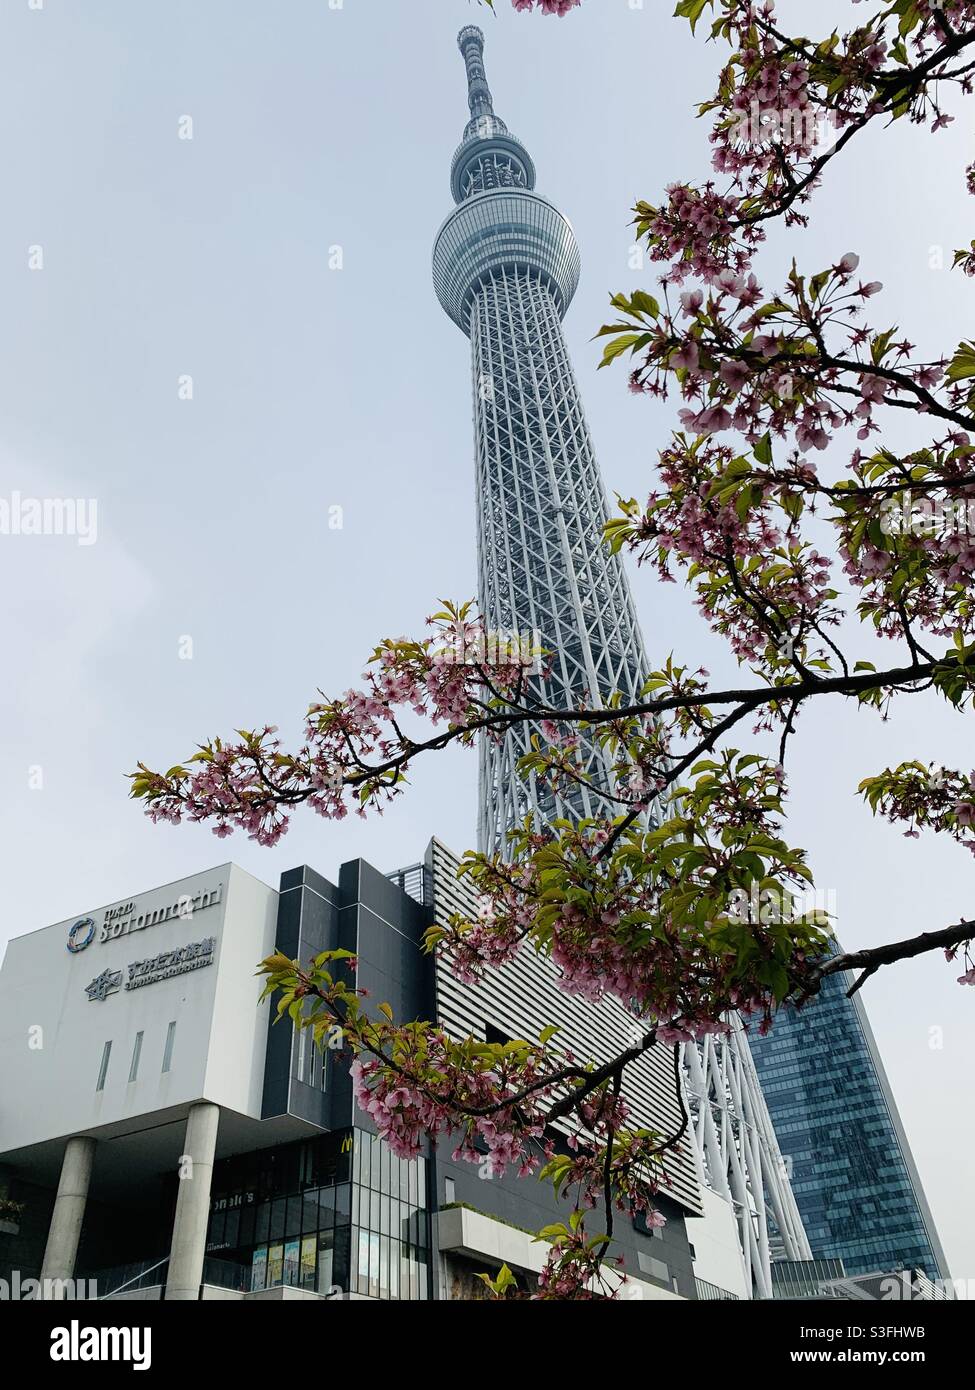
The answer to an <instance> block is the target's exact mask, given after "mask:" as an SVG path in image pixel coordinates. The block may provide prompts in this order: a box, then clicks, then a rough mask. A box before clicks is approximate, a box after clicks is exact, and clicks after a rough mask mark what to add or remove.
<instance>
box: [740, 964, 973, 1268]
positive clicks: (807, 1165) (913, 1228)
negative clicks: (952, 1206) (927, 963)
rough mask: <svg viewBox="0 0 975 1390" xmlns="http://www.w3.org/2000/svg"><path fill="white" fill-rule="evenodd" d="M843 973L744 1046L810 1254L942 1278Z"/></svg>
mask: <svg viewBox="0 0 975 1390" xmlns="http://www.w3.org/2000/svg"><path fill="white" fill-rule="evenodd" d="M852 984H853V976H852V975H850V974H849V973H844V974H835V975H828V976H827V977H826V979H825V980H824V981H823V987H822V990H821V992H820V994H819V996H818V997H817V998H816V999H814V1000H812V1001H811V1002H810V1003H809V1004H807V1005H806V1006H805V1007H804V1008H803V1009H801V1010H799V1011H797V1010H795V1009H793V1008H791V1007H790V1008H786V1009H783V1010H780V1011H779V1013H778V1014H777V1015H776V1018H775V1021H774V1023H773V1026H772V1030H771V1032H770V1033H769V1034H768V1036H767V1037H764V1038H762V1037H757V1036H753V1037H752V1040H751V1046H752V1055H753V1057H754V1060H755V1065H756V1067H757V1068H758V1074H759V1076H760V1078H761V1082H762V1090H763V1092H764V1095H765V1100H766V1103H767V1105H768V1108H769V1111H770V1113H771V1116H772V1123H773V1125H774V1127H775V1132H776V1135H777V1136H778V1141H779V1146H780V1148H781V1149H782V1152H783V1153H784V1154H785V1156H786V1160H787V1162H788V1164H789V1167H790V1171H791V1174H792V1190H793V1192H794V1193H795V1198H796V1201H797V1203H798V1205H799V1210H800V1212H801V1214H802V1221H803V1225H804V1227H805V1230H806V1235H807V1236H808V1239H809V1245H810V1247H811V1250H812V1254H813V1256H814V1257H815V1259H817V1260H829V1259H839V1260H842V1262H843V1266H844V1269H845V1272H846V1274H847V1275H849V1276H857V1275H866V1274H875V1273H878V1272H889V1271H893V1270H898V1269H907V1270H912V1269H915V1270H922V1271H923V1272H924V1273H925V1274H926V1275H927V1277H928V1278H929V1279H937V1280H947V1279H948V1271H947V1267H946V1264H945V1257H944V1252H943V1251H942V1249H941V1242H940V1241H939V1239H938V1233H937V1231H936V1229H935V1225H934V1221H933V1220H932V1217H931V1213H930V1211H929V1210H928V1204H927V1201H926V1200H925V1196H924V1190H923V1188H922V1186H921V1179H920V1176H919V1175H918V1171H917V1168H916V1167H915V1164H914V1159H913V1157H912V1156H911V1150H910V1145H909V1144H908V1142H907V1136H906V1134H905V1133H904V1128H903V1125H902V1124H901V1121H900V1116H899V1115H898V1113H897V1106H896V1105H895V1103H894V1098H893V1095H892V1094H891V1090H890V1086H889V1084H888V1081H887V1076H886V1073H885V1072H884V1067H883V1063H882V1062H881V1060H880V1056H879V1053H878V1051H877V1046H876V1043H875V1042H874V1038H873V1033H872V1032H871V1029H870V1024H869V1022H868V1020H867V1015H866V1010H865V1009H864V1006H863V1004H862V1002H861V1000H860V997H859V995H854V996H853V998H852V999H849V998H847V990H848V989H849V988H850V986H851V985H852Z"/></svg>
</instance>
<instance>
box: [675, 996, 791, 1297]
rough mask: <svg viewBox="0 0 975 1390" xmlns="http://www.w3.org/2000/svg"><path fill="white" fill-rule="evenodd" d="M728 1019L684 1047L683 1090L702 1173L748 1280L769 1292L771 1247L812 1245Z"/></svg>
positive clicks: (745, 1054)
mask: <svg viewBox="0 0 975 1390" xmlns="http://www.w3.org/2000/svg"><path fill="white" fill-rule="evenodd" d="M732 1024H733V1027H732V1031H731V1033H730V1034H728V1035H726V1036H725V1037H719V1036H717V1035H714V1034H712V1035H711V1036H710V1037H707V1038H705V1039H704V1040H703V1041H702V1042H700V1043H698V1044H696V1045H693V1044H688V1045H686V1046H685V1047H684V1092H685V1096H686V1100H687V1104H688V1108H689V1111H690V1116H691V1124H692V1127H693V1130H694V1140H695V1148H696V1150H697V1154H698V1158H699V1160H700V1163H701V1169H702V1177H703V1179H704V1181H705V1182H706V1184H707V1186H708V1187H710V1188H711V1190H712V1191H713V1192H717V1193H719V1194H720V1195H721V1196H722V1197H725V1198H726V1199H727V1200H728V1201H729V1202H730V1203H731V1205H732V1208H733V1210H734V1213H735V1217H736V1220H737V1222H738V1243H739V1245H740V1247H741V1255H742V1262H743V1265H744V1272H745V1284H746V1287H747V1288H750V1289H752V1290H753V1291H754V1294H755V1296H756V1297H757V1298H771V1297H772V1275H771V1270H770V1264H771V1261H772V1256H773V1253H778V1254H780V1255H781V1256H784V1258H785V1259H788V1260H809V1259H812V1251H811V1250H810V1248H809V1241H808V1240H807V1238H806V1232H805V1230H804V1229H803V1225H802V1217H801V1216H800V1215H799V1208H798V1206H797V1205H796V1199H795V1196H794V1195H793V1192H792V1184H791V1182H790V1181H789V1178H790V1174H789V1170H788V1167H787V1165H786V1162H785V1160H784V1158H783V1156H782V1153H781V1151H780V1150H779V1144H778V1140H777V1139H776V1137H775V1130H774V1129H773V1127H772V1120H771V1117H770V1115H769V1113H768V1107H767V1106H766V1104H765V1097H764V1096H763V1095H762V1087H761V1083H760V1082H759V1079H758V1073H757V1072H756V1070H755V1063H754V1061H753V1060H752V1054H751V1049H750V1048H749V1046H748V1038H747V1036H746V1035H745V1032H744V1030H743V1028H742V1027H741V1023H740V1021H739V1020H738V1019H737V1018H735V1019H733V1020H732Z"/></svg>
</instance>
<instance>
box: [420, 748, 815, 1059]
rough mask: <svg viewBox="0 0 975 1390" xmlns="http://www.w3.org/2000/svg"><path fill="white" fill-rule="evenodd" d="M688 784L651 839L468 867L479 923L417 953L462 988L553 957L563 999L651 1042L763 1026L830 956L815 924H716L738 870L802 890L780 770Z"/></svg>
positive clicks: (580, 844)
mask: <svg viewBox="0 0 975 1390" xmlns="http://www.w3.org/2000/svg"><path fill="white" fill-rule="evenodd" d="M695 771H696V773H697V776H696V777H695V779H694V780H693V781H692V782H690V783H688V784H687V785H685V786H681V787H680V788H677V789H675V790H674V792H673V796H674V799H675V801H676V799H677V797H678V795H679V798H680V803H679V806H675V808H674V813H673V814H672V815H671V816H670V818H669V819H667V820H666V821H664V823H663V824H662V825H660V826H659V827H657V828H655V829H647V828H644V827H642V826H640V825H639V824H634V825H633V826H631V827H630V829H629V830H628V831H627V832H626V833H625V834H622V835H620V834H619V833H618V831H616V832H614V831H612V830H611V829H610V828H609V826H607V825H605V824H599V823H583V824H581V825H580V826H579V827H573V828H566V829H564V830H563V831H562V832H561V834H560V836H559V838H558V840H557V841H553V840H552V838H551V836H550V835H547V834H541V833H537V832H533V831H532V830H531V829H530V828H529V829H526V830H524V831H522V832H521V833H520V834H519V835H517V836H516V838H515V840H514V842H513V844H512V846H511V851H510V853H511V856H512V858H513V860H514V861H515V864H516V865H517V870H516V871H514V872H513V871H512V866H511V865H509V864H507V863H505V862H504V861H503V860H502V859H501V858H500V857H499V856H496V855H494V856H490V855H469V856H468V857H467V859H466V860H465V863H464V872H465V873H466V874H467V875H468V876H469V877H470V878H471V880H472V882H473V884H474V885H475V887H476V889H477V891H478V894H479V895H480V902H481V905H482V906H481V910H480V911H479V913H478V915H477V917H476V919H474V920H467V919H465V918H463V917H462V916H457V917H455V918H454V919H452V921H451V922H450V924H449V925H447V926H443V925H438V926H436V927H434V928H432V929H431V930H430V931H429V932H428V933H427V941H428V945H430V946H431V947H436V948H437V949H439V950H440V951H441V952H442V953H443V955H444V956H445V958H446V959H447V960H448V961H449V963H450V964H451V966H452V967H453V968H454V970H455V971H456V972H457V973H458V974H460V976H461V978H463V979H466V980H471V979H475V978H479V977H480V975H481V974H482V973H483V971H484V970H485V968H490V967H493V966H496V965H497V963H498V960H499V958H500V959H510V957H511V956H512V955H513V954H514V953H515V952H516V951H517V950H518V949H524V948H525V946H526V944H529V945H530V946H531V947H533V948H534V949H536V950H543V951H545V952H546V953H548V954H550V955H551V958H552V960H553V961H554V962H555V964H556V965H557V966H558V967H559V971H560V975H561V987H562V988H563V989H564V990H565V991H566V992H567V993H569V994H573V995H577V996H580V997H582V998H584V999H586V1000H589V1001H591V1002H597V1001H599V1000H601V999H603V998H604V997H605V996H606V995H613V996H615V997H616V998H619V999H626V1000H629V1001H630V1002H631V1004H632V1006H633V1007H634V1008H635V1009H636V1010H637V1012H638V1014H639V1016H640V1017H641V1018H642V1019H644V1020H645V1021H646V1022H647V1026H648V1027H649V1026H652V1027H653V1028H654V1029H655V1035H656V1037H657V1038H658V1040H659V1041H661V1042H666V1043H677V1042H686V1041H691V1040H692V1039H696V1038H701V1037H704V1036H706V1035H707V1034H709V1033H722V1032H726V1031H727V1024H726V1023H725V1021H724V1016H725V1014H726V1013H727V1012H728V1011H729V1010H731V1009H738V1010H739V1011H741V1012H745V1013H749V1014H752V1013H757V1014H761V1015H762V1016H763V1017H765V1016H770V1014H771V1012H772V1010H773V1009H774V1007H775V1001H776V998H777V997H778V996H779V995H780V994H784V993H788V992H790V991H793V990H796V989H799V988H801V986H802V982H803V980H804V978H805V976H806V974H807V973H808V971H809V970H810V969H811V968H812V966H813V964H814V962H815V958H816V957H817V956H818V955H821V954H822V953H823V951H824V950H825V949H826V946H827V942H828V930H827V931H824V928H827V929H828V924H826V923H824V922H822V921H821V920H820V918H819V916H818V915H816V914H812V915H811V916H810V917H809V918H808V919H806V918H803V919H801V920H798V921H796V922H792V923H788V924H773V925H772V926H771V927H770V926H769V925H768V924H765V923H760V922H754V923H752V922H748V923H743V922H740V921H738V920H735V919H734V918H733V916H732V915H731V914H729V911H728V901H729V897H730V895H731V893H732V892H734V891H735V889H736V888H741V887H744V886H746V885H745V884H744V883H743V882H742V881H740V879H739V872H740V871H739V869H738V866H739V865H740V864H749V865H750V866H751V871H753V872H757V866H759V865H760V867H761V870H762V874H761V876H762V877H763V879H767V880H768V881H769V882H771V881H776V882H779V883H780V884H781V886H782V891H783V893H785V892H786V891H787V888H788V885H789V884H790V883H792V884H794V883H799V882H806V881H808V869H807V868H806V866H805V864H804V857H803V855H802V853H801V852H800V851H795V850H793V849H791V848H790V847H789V846H787V845H786V844H785V843H784V842H783V841H782V840H781V839H780V838H779V836H778V826H777V816H778V815H779V814H780V813H781V809H782V782H783V778H782V773H781V769H780V768H778V767H777V766H776V765H774V764H771V763H769V762H767V761H765V760H762V759H759V758H756V757H754V755H744V756H742V757H739V756H738V755H736V754H735V752H734V750H726V751H725V752H724V753H723V754H722V755H721V756H720V758H717V759H715V760H714V761H711V762H705V763H702V764H699V765H698V767H697V768H696V769H695ZM614 835H615V839H614V838H613V837H614ZM751 856H755V857H751ZM745 935H748V936H749V937H750V939H751V941H752V943H753V949H752V950H750V951H748V952H746V953H745V954H744V958H742V959H740V958H739V955H738V952H737V951H736V950H735V949H734V947H733V943H737V945H738V946H740V945H741V942H742V940H743V938H744V936H745ZM771 961H774V962H775V963H776V964H775V969H774V970H773V969H770V968H769V964H770V962H771Z"/></svg>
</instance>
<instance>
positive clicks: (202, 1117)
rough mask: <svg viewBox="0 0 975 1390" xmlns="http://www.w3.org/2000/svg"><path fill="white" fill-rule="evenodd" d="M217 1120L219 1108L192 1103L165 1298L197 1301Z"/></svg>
mask: <svg viewBox="0 0 975 1390" xmlns="http://www.w3.org/2000/svg"><path fill="white" fill-rule="evenodd" d="M219 1123H220V1107H219V1106H217V1105H211V1103H210V1102H209V1101H200V1103H199V1104H198V1105H194V1106H193V1107H192V1108H191V1110H190V1113H189V1115H188V1116H187V1119H186V1140H185V1142H184V1145H183V1155H182V1158H181V1160H180V1181H179V1194H178V1196H177V1198H176V1220H175V1221H174V1222H173V1243H172V1245H171V1246H170V1249H169V1278H168V1279H167V1281H166V1297H167V1298H178V1299H193V1300H196V1299H198V1298H199V1297H200V1283H201V1282H202V1279H203V1257H204V1255H205V1254H206V1239H207V1224H208V1222H209V1220H210V1184H211V1181H212V1179H213V1156H214V1153H215V1152H216V1147H217V1126H218V1125H219ZM188 1160H191V1162H190V1161H188Z"/></svg>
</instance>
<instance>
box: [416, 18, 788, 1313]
mask: <svg viewBox="0 0 975 1390" xmlns="http://www.w3.org/2000/svg"><path fill="white" fill-rule="evenodd" d="M457 42H458V47H459V48H460V51H461V53H462V55H463V58H464V63H465V66H466V68H467V87H468V102H469V105H470V113H471V114H470V120H469V121H468V123H467V126H466V128H465V130H464V138H463V140H462V141H461V143H460V146H459V147H458V149H457V151H456V153H455V155H454V158H453V162H452V164H451V170H450V187H451V191H452V193H453V196H454V202H455V203H456V204H457V206H456V207H455V208H454V210H453V211H452V212H451V213H450V215H449V216H448V217H447V219H446V221H445V222H444V224H443V226H442V227H441V228H440V231H439V232H438V234H437V239H436V243H435V245H434V251H433V279H434V285H435V287H436V291H437V297H438V298H439V300H440V303H441V305H442V306H443V308H444V310H445V311H446V313H447V314H449V316H450V317H451V318H452V319H453V321H454V322H455V323H456V324H457V325H458V327H459V328H460V329H462V331H463V332H464V333H465V334H467V336H468V337H469V338H470V341H471V363H472V369H473V388H474V389H473V395H474V438H475V455H476V476H477V554H478V591H479V602H480V608H481V613H482V615H483V618H484V621H485V625H486V627H487V629H488V632H489V634H497V635H499V636H500V637H501V638H504V637H510V636H513V635H515V634H517V635H518V636H519V637H520V638H521V639H522V640H523V639H524V638H525V637H528V636H534V637H535V638H536V639H537V640H540V642H541V645H542V646H543V647H544V648H546V649H547V650H548V651H549V652H550V653H552V657H551V661H552V671H551V674H550V675H549V676H548V677H547V678H546V679H545V681H544V683H542V682H540V681H539V683H538V684H539V691H538V693H539V695H540V697H541V698H542V699H543V700H544V701H545V703H546V704H548V705H550V706H552V707H555V708H572V707H578V706H579V705H580V704H583V703H585V704H589V705H592V706H601V705H603V704H604V703H605V702H606V700H607V699H608V698H609V697H610V696H611V695H612V694H613V693H614V692H615V691H620V692H621V693H622V695H623V698H624V700H625V701H627V702H633V701H635V700H636V699H637V698H638V697H639V695H640V691H641V688H642V686H643V682H644V680H645V678H646V673H647V670H648V667H647V661H646V656H645V654H644V649H643V641H642V638H641V635H640V629H639V625H638V623H637V619H636V613H635V611H634V607H633V600H632V598H631V596H630V589H629V585H628V583H627V579H626V575H625V572H624V570H623V566H622V564H621V562H620V560H619V558H618V557H617V556H615V555H612V554H610V552H609V550H608V548H607V547H606V546H605V545H604V544H603V541H602V534H603V527H604V525H605V523H606V521H607V519H608V516H609V512H608V508H607V503H606V494H605V492H604V490H603V484H602V479H601V477H600V474H599V468H598V465H597V463H596V456H595V453H594V451H593V446H592V440H591V439H590V437H589V431H588V429H587V427H586V420H585V416H584V414H583V409H582V399H581V397H580V394H579V388H578V385H577V384H576V380H575V377H574V375H573V372H572V365H571V363H570V361H569V354H568V350H567V348H566V343H565V338H564V336H563V333H562V319H563V317H564V316H565V313H566V311H567V310H568V308H569V305H570V304H571V302H572V297H573V295H574V294H575V291H576V287H577V285H578V282H579V248H578V245H577V244H576V239H575V234H574V232H573V230H572V227H571V225H570V224H569V221H568V219H567V218H566V217H565V216H564V215H563V214H562V213H561V212H560V211H559V210H558V208H556V207H555V206H554V204H552V203H550V202H549V201H548V199H546V198H543V197H542V196H541V195H540V194H538V193H536V192H535V166H534V164H533V163H532V159H531V156H530V155H529V153H528V151H527V149H526V148H525V146H524V145H523V144H522V143H521V141H520V140H518V139H517V138H516V137H515V136H514V135H512V134H511V132H510V131H509V130H508V127H507V126H506V125H505V123H504V121H502V120H501V119H500V117H499V116H496V115H495V113H494V106H493V103H492V99H491V92H490V89H489V87H488V84H487V79H486V77H485V74H484V35H483V34H482V33H481V30H480V29H478V28H476V27H475V26H474V25H468V26H466V27H465V28H463V29H462V30H461V31H460V34H459V36H458V40H457ZM528 750H529V732H528V730H527V728H524V727H521V728H517V729H514V730H511V731H509V732H508V733H507V734H506V736H505V738H504V741H503V742H501V743H489V742H488V741H487V740H482V742H481V747H480V796H479V825H478V839H479V843H480V847H481V849H483V850H485V851H491V850H494V849H503V848H504V847H505V843H506V838H505V837H506V832H507V831H508V830H509V829H510V828H511V827H512V826H514V825H516V824H517V823H518V822H519V821H521V820H522V818H523V817H524V816H525V814H526V812H528V811H534V812H535V814H536V820H537V821H538V822H539V823H544V822H545V821H547V820H551V819H553V818H554V817H555V816H559V815H568V816H569V818H571V819H578V818H579V817H580V816H588V815H598V814H599V813H600V811H602V812H603V813H606V810H607V803H606V802H605V801H604V800H603V799H602V798H601V797H599V796H598V795H596V794H594V793H590V792H589V791H588V790H587V789H586V788H585V787H580V788H578V789H577V790H576V791H575V792H567V793H563V794H561V795H560V796H554V795H552V794H551V792H549V791H548V790H547V789H546V788H544V787H542V786H540V785H537V784H536V783H535V782H534V780H533V779H528V780H523V779H521V778H519V776H518V772H517V767H516V765H517V762H518V759H519V758H520V757H522V756H523V754H525V753H526V752H527V751H528ZM582 757H583V761H584V766H585V772H586V775H587V777H588V778H589V779H590V780H591V781H592V783H593V784H594V785H596V786H601V787H603V788H605V789H607V790H609V789H611V779H610V769H609V766H608V765H607V764H606V763H605V762H604V761H603V757H602V754H601V753H600V751H599V749H598V748H597V747H595V746H593V745H591V744H583V749H582ZM563 797H564V798H565V799H563ZM610 813H611V812H610ZM707 1041H708V1042H709V1043H710V1045H709V1046H706V1045H704V1044H699V1045H694V1044H687V1045H686V1046H685V1048H684V1068H683V1072H684V1091H685V1095H686V1097H687V1099H688V1102H689V1104H690V1109H691V1112H692V1117H693V1124H692V1132H693V1135H694V1140H695V1151H696V1154H697V1160H698V1164H699V1167H700V1171H701V1176H702V1178H703V1179H704V1181H705V1182H706V1183H707V1184H708V1185H709V1186H710V1187H711V1188H712V1190H713V1191H715V1192H717V1193H718V1194H719V1195H721V1196H722V1197H724V1198H725V1199H726V1200H727V1201H728V1202H729V1203H730V1204H731V1207H732V1209H733V1211H734V1214H735V1217H736V1219H737V1222H738V1229H739V1242H740V1247H741V1254H742V1265H743V1275H744V1282H745V1286H746V1287H747V1288H749V1289H752V1290H754V1291H755V1293H757V1294H758V1295H759V1296H765V1297H767V1296H769V1294H770V1292H771V1283H770V1276H769V1261H770V1253H771V1248H772V1241H771V1239H770V1228H774V1229H777V1230H778V1233H779V1238H780V1241H781V1245H782V1248H783V1251H784V1253H785V1254H786V1256H787V1257H788V1258H791V1259H808V1258H809V1246H808V1243H807V1242H806V1238H805V1235H804V1233H803V1230H802V1222H801V1220H800V1218H799V1214H798V1210H797V1208H796V1205H795V1199H794V1197H793V1194H792V1189H791V1186H790V1184H789V1181H788V1177H787V1174H786V1165H785V1164H784V1162H783V1159H782V1155H781V1154H780V1152H779V1149H778V1145H777V1143H776V1140H775V1134H774V1131H773V1130H772V1127H771V1123H770V1122H769V1121H768V1115H767V1110H766V1107H765V1103H764V1100H763V1098H762V1095H761V1090H760V1088H759V1086H758V1082H757V1079H756V1077H755V1071H754V1064H753V1063H752V1060H751V1055H750V1052H749V1048H748V1042H747V1039H746V1036H745V1034H744V1032H743V1031H742V1030H741V1028H740V1026H736V1027H735V1028H734V1030H733V1031H732V1032H731V1034H730V1035H729V1036H728V1037H726V1038H723V1039H721V1041H720V1043H718V1042H710V1040H707Z"/></svg>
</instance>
